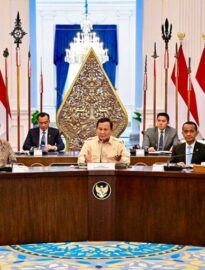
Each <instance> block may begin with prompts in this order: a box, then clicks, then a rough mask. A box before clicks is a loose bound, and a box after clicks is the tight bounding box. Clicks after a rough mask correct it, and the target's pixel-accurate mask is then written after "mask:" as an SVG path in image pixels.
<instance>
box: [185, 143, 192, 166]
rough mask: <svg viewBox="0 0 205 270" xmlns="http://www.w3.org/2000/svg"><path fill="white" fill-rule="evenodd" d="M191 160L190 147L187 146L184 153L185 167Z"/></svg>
mask: <svg viewBox="0 0 205 270" xmlns="http://www.w3.org/2000/svg"><path fill="white" fill-rule="evenodd" d="M191 160H192V146H191V145H188V146H187V153H186V165H189V164H191Z"/></svg>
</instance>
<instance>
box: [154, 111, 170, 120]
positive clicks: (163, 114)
mask: <svg viewBox="0 0 205 270" xmlns="http://www.w3.org/2000/svg"><path fill="white" fill-rule="evenodd" d="M160 116H164V117H166V119H167V121H168V122H169V115H168V114H167V113H165V112H160V113H158V114H157V119H158V117H160Z"/></svg>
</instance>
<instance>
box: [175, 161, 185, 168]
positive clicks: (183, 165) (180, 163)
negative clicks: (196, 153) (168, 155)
mask: <svg viewBox="0 0 205 270" xmlns="http://www.w3.org/2000/svg"><path fill="white" fill-rule="evenodd" d="M177 165H179V166H181V167H183V168H184V167H185V166H186V165H185V163H184V162H178V163H177Z"/></svg>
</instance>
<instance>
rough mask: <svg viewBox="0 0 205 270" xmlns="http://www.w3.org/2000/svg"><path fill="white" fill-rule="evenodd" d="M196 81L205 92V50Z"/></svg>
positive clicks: (204, 50)
mask: <svg viewBox="0 0 205 270" xmlns="http://www.w3.org/2000/svg"><path fill="white" fill-rule="evenodd" d="M196 80H197V82H198V83H199V85H200V87H201V89H202V90H203V91H204V92H205V48H204V49H203V52H202V55H201V60H200V63H199V66H198V70H197V73H196Z"/></svg>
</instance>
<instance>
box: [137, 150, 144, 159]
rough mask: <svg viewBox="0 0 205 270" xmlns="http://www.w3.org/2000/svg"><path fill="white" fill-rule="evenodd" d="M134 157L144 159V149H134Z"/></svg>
mask: <svg viewBox="0 0 205 270" xmlns="http://www.w3.org/2000/svg"><path fill="white" fill-rule="evenodd" d="M136 156H138V157H139V156H140V157H144V149H136Z"/></svg>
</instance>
